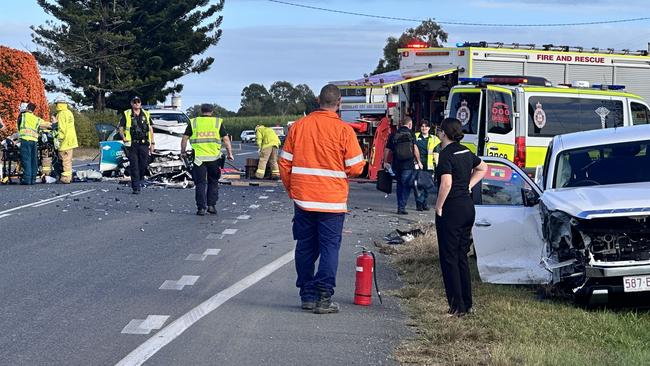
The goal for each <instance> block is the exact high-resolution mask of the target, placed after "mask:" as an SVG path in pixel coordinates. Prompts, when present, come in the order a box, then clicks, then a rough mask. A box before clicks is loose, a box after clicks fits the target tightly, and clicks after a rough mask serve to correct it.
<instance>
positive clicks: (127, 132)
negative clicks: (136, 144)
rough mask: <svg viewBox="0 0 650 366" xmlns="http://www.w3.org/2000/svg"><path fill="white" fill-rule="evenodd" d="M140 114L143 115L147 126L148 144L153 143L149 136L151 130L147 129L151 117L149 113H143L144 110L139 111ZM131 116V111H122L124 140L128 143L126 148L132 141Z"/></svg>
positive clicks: (151, 137) (151, 136)
mask: <svg viewBox="0 0 650 366" xmlns="http://www.w3.org/2000/svg"><path fill="white" fill-rule="evenodd" d="M140 113H142V114H143V115H144V122H145V124H146V125H147V134H148V135H149V143H151V141H153V135H152V134H151V130H150V129H149V126H151V115H150V114H149V112H147V111H145V110H144V109H141V110H140ZM132 114H133V110H132V109H127V110H125V111H124V118H125V121H126V126H125V127H124V138H125V139H126V140H128V141H129V142H128V143H127V144H126V146H131V144H132V143H133V141H132V140H131V122H132V120H131V115H132Z"/></svg>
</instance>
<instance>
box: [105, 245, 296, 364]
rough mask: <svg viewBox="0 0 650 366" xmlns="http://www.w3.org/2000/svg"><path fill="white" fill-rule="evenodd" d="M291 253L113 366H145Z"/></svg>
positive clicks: (182, 319) (162, 331)
mask: <svg viewBox="0 0 650 366" xmlns="http://www.w3.org/2000/svg"><path fill="white" fill-rule="evenodd" d="M293 256H294V253H293V250H291V251H290V252H288V253H286V254H285V255H283V256H282V257H280V258H278V259H276V260H274V261H273V262H271V263H269V264H267V265H266V266H264V267H262V268H260V269H259V270H257V271H256V272H254V273H252V274H250V275H249V276H247V277H245V278H244V279H242V280H240V281H239V282H237V283H235V284H234V285H232V286H230V287H228V288H227V289H225V290H223V291H221V292H219V293H217V294H215V295H214V296H212V297H211V298H209V299H207V300H206V301H204V302H202V303H201V304H200V305H198V306H197V307H195V308H194V309H192V310H190V311H189V312H187V313H185V314H184V315H183V316H181V317H180V318H178V319H176V320H174V321H173V322H172V323H171V324H169V325H168V326H166V327H165V328H163V329H161V330H160V331H159V332H158V333H156V336H155V337H150V338H149V339H148V340H147V341H146V342H144V343H142V344H141V345H140V346H138V347H137V348H136V349H134V350H133V351H131V353H129V354H128V355H126V357H124V358H123V359H121V360H120V361H119V362H118V363H117V364H116V365H117V366H127V365H128V366H139V365H142V364H143V363H145V362H146V361H147V360H148V359H150V358H151V357H152V356H153V355H155V354H156V353H158V351H160V350H161V349H162V348H163V347H165V346H166V345H168V344H169V343H171V342H172V341H173V340H174V339H176V338H177V337H178V336H180V335H181V334H183V333H184V332H185V331H186V330H187V329H189V328H190V327H191V326H192V325H194V324H195V323H196V322H198V321H199V320H201V319H202V318H203V317H204V316H206V315H208V314H210V313H211V312H213V311H214V310H215V309H217V308H219V307H220V306H221V305H223V304H225V303H226V301H228V300H230V299H231V298H233V297H234V296H236V295H238V294H240V293H241V292H242V291H244V290H246V289H247V288H249V287H251V286H253V285H254V284H256V283H258V282H260V281H261V280H263V279H264V278H266V277H268V276H269V275H271V274H272V273H273V272H275V271H277V270H278V269H279V268H281V267H283V266H284V265H285V264H287V263H289V262H291V261H292V260H293Z"/></svg>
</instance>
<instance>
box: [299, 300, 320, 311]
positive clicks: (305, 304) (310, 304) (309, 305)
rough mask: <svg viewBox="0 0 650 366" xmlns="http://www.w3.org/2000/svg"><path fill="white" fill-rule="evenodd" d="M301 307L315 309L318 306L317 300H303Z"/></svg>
mask: <svg viewBox="0 0 650 366" xmlns="http://www.w3.org/2000/svg"><path fill="white" fill-rule="evenodd" d="M300 308H301V309H302V310H309V311H314V309H315V308H316V302H315V301H302V303H301V304H300Z"/></svg>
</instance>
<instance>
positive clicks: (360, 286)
mask: <svg viewBox="0 0 650 366" xmlns="http://www.w3.org/2000/svg"><path fill="white" fill-rule="evenodd" d="M375 263H376V260H375V253H373V252H371V251H369V250H368V249H366V248H365V247H361V252H360V254H359V255H358V256H357V278H356V283H355V286H354V303H355V304H357V305H364V306H368V305H370V304H371V303H372V278H373V276H374V277H375V289H376V290H377V296H378V297H379V303H382V301H381V292H380V291H379V285H378V284H377V272H376V271H375V269H376V267H375Z"/></svg>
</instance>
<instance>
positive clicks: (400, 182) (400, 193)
mask: <svg viewBox="0 0 650 366" xmlns="http://www.w3.org/2000/svg"><path fill="white" fill-rule="evenodd" d="M413 172H415V170H412V169H408V170H401V171H396V172H395V180H397V189H396V190H397V192H395V193H396V194H397V209H398V210H405V209H406V203H407V202H408V199H409V195H410V194H411V185H412V184H413Z"/></svg>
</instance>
